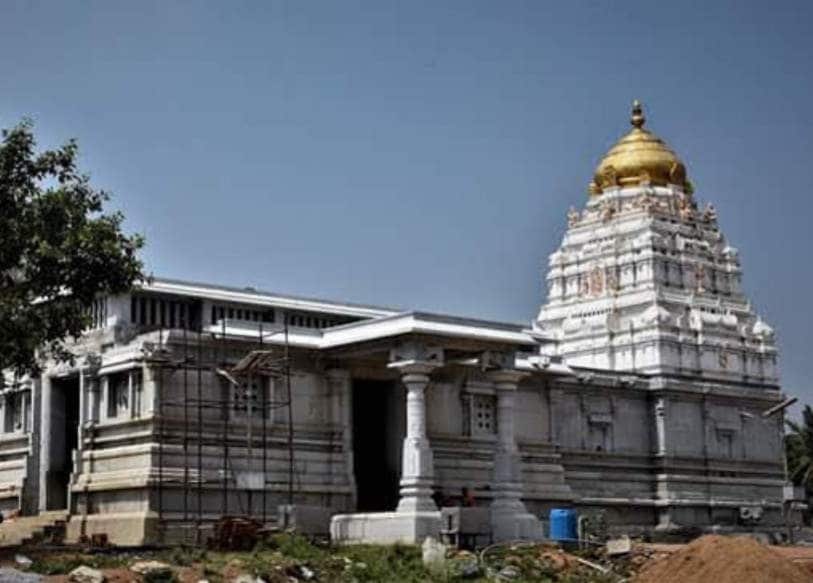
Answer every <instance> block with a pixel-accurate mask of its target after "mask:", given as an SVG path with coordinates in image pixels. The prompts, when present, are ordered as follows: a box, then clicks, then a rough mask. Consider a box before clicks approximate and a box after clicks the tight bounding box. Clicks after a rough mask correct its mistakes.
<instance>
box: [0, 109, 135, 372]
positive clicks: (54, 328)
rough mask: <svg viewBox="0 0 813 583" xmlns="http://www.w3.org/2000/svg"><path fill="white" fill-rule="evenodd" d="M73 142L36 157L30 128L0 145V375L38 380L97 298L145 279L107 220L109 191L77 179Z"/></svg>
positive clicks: (125, 240) (128, 240)
mask: <svg viewBox="0 0 813 583" xmlns="http://www.w3.org/2000/svg"><path fill="white" fill-rule="evenodd" d="M77 153H78V150H77V146H76V142H74V141H70V142H68V143H67V144H65V145H64V146H62V147H60V148H58V149H55V150H48V151H44V152H37V151H36V142H35V139H34V134H33V128H32V124H31V123H30V122H28V121H24V122H23V123H21V124H19V125H17V126H15V127H14V128H12V129H9V130H3V132H2V141H1V142H0V370H7V369H12V370H14V371H15V372H16V373H18V374H23V373H32V372H35V371H36V370H37V363H38V362H39V361H40V360H41V359H42V358H43V357H46V356H50V357H54V358H58V359H65V358H68V357H69V354H68V352H67V351H66V350H65V345H64V341H65V340H66V339H67V338H70V337H78V336H79V335H80V334H81V333H82V331H83V330H85V329H86V328H87V326H88V325H89V322H90V320H89V313H88V307H89V306H90V305H91V304H92V302H93V301H94V300H95V299H96V297H97V296H98V295H99V294H116V293H122V292H125V291H127V290H128V289H130V288H131V286H132V284H133V282H134V281H136V280H137V279H138V278H139V277H140V276H141V269H142V264H141V261H140V260H139V258H138V256H137V251H138V250H139V249H140V248H141V246H142V245H143V239H142V238H141V237H140V236H138V235H132V236H127V235H125V234H124V233H123V232H122V221H123V216H122V214H121V213H119V212H107V211H106V210H105V209H104V204H105V202H107V200H108V199H109V196H108V194H107V193H106V192H104V191H102V190H98V189H96V188H94V187H93V186H91V184H90V180H89V178H88V176H87V175H85V174H82V173H80V172H79V171H78V170H77V167H76V166H77Z"/></svg>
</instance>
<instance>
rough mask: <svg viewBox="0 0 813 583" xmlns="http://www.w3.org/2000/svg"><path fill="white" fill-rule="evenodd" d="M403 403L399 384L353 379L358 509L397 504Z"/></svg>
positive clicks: (372, 509)
mask: <svg viewBox="0 0 813 583" xmlns="http://www.w3.org/2000/svg"><path fill="white" fill-rule="evenodd" d="M405 407H406V403H405V395H404V390H403V388H402V387H401V386H400V385H397V384H395V383H393V382H391V381H370V380H357V381H354V382H353V469H354V472H355V477H356V489H357V493H358V498H357V505H356V506H357V510H358V511H359V512H384V511H391V510H395V507H396V506H397V505H398V481H399V480H400V478H401V447H402V443H403V439H404V435H405V433H406V409H405Z"/></svg>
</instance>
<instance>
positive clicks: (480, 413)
mask: <svg viewBox="0 0 813 583" xmlns="http://www.w3.org/2000/svg"><path fill="white" fill-rule="evenodd" d="M473 408H474V411H473V418H472V421H473V427H474V433H494V426H495V423H494V397H490V396H487V395H477V396H476V397H475V398H474V399H473Z"/></svg>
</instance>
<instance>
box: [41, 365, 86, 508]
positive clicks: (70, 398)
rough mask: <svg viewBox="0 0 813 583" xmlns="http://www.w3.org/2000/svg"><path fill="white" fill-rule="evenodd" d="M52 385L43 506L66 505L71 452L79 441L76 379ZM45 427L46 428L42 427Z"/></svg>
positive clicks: (71, 463) (55, 381)
mask: <svg viewBox="0 0 813 583" xmlns="http://www.w3.org/2000/svg"><path fill="white" fill-rule="evenodd" d="M52 383H53V384H52V388H51V410H50V415H49V421H50V425H51V426H50V428H49V429H50V431H47V430H46V431H47V432H46V433H45V437H46V439H48V440H49V443H48V445H49V447H48V450H49V454H50V455H49V459H48V461H47V463H48V471H47V474H46V483H45V487H46V488H47V491H46V498H45V500H46V508H47V510H63V509H67V508H68V487H69V484H70V477H71V472H73V452H74V450H75V449H76V447H77V444H78V442H79V378H78V377H71V378H67V379H54V380H53V381H52ZM44 429H46V428H44Z"/></svg>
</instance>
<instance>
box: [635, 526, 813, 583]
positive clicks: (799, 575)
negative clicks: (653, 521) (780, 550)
mask: <svg viewBox="0 0 813 583" xmlns="http://www.w3.org/2000/svg"><path fill="white" fill-rule="evenodd" d="M811 580H813V578H811V576H810V575H809V574H807V573H806V572H805V571H804V570H803V569H802V568H801V567H798V566H797V565H794V564H793V563H792V562H791V561H789V560H788V559H785V558H783V557H781V556H779V555H778V554H777V553H776V552H774V551H772V550H771V549H770V548H769V547H767V546H765V545H762V544H760V543H758V542H757V541H755V540H753V539H750V538H745V537H726V536H714V535H709V536H703V537H700V538H699V539H697V540H695V541H694V542H692V543H691V544H689V545H687V546H686V547H685V548H683V549H681V550H680V551H678V552H676V553H674V554H672V555H669V556H667V557H664V558H663V559H661V560H659V561H655V562H654V563H652V564H651V565H648V566H646V567H645V568H644V569H643V570H642V571H641V572H640V573H639V574H638V575H637V576H636V577H635V579H634V581H635V583H707V582H709V581H712V582H713V583H766V582H768V581H770V582H771V583H805V582H809V581H811Z"/></svg>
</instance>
